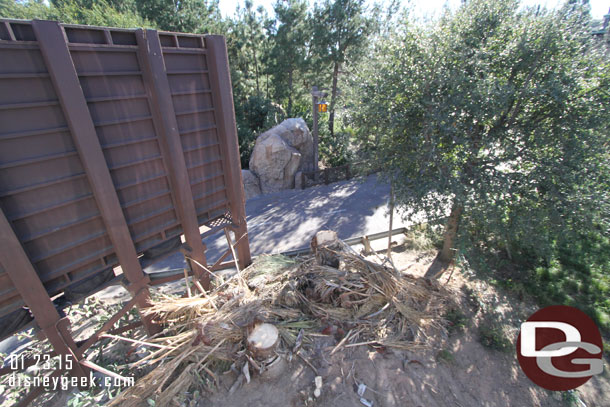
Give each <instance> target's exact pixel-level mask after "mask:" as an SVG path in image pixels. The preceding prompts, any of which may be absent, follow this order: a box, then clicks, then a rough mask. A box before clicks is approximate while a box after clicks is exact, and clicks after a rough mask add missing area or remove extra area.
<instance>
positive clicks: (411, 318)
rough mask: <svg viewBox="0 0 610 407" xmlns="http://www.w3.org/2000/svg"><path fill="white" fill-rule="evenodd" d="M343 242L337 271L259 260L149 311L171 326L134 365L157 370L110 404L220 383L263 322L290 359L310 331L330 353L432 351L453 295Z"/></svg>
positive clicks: (303, 261)
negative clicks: (328, 341) (332, 340)
mask: <svg viewBox="0 0 610 407" xmlns="http://www.w3.org/2000/svg"><path fill="white" fill-rule="evenodd" d="M340 244H341V246H340V247H339V248H338V249H337V248H335V249H330V248H326V249H325V250H328V251H330V254H331V255H333V256H335V258H336V259H337V260H338V266H337V267H331V266H328V265H321V264H320V262H319V261H318V260H317V259H316V257H315V256H313V255H312V256H308V257H302V258H296V259H292V258H287V257H284V256H281V255H273V256H260V257H259V258H258V259H256V260H255V262H254V263H253V264H252V265H251V266H250V267H248V268H246V269H245V270H243V271H241V272H239V273H237V275H235V276H233V277H232V278H230V279H228V280H227V281H220V280H218V281H216V286H217V288H216V289H214V290H212V291H211V292H209V293H207V294H206V295H200V296H198V297H193V298H175V297H162V298H161V299H160V300H158V301H156V302H155V303H154V304H153V306H152V307H151V308H150V309H149V311H148V312H149V313H152V314H153V315H154V316H155V318H156V319H157V320H159V321H160V322H162V323H163V324H164V325H165V326H166V328H165V329H164V331H163V332H162V333H161V334H159V335H157V336H155V337H153V338H151V339H148V340H147V342H149V343H150V344H154V346H155V347H154V349H155V350H154V351H153V352H151V353H150V354H149V355H148V356H147V357H145V358H144V359H142V360H140V361H138V362H137V363H138V364H143V363H147V364H156V367H155V369H153V370H152V371H151V372H150V373H149V374H148V375H146V376H144V377H143V378H141V379H140V380H139V381H138V382H137V383H136V385H135V386H134V387H132V388H129V389H127V390H126V391H124V392H123V393H121V394H120V395H119V397H118V398H116V399H115V400H114V401H113V405H121V406H129V405H134V406H135V405H138V404H139V403H141V401H142V400H145V399H147V398H149V397H154V398H155V399H156V400H157V403H156V405H164V404H166V403H167V402H169V400H171V399H172V398H173V397H174V396H175V395H176V394H178V392H181V391H185V390H186V389H187V388H188V387H189V386H190V385H191V384H192V383H193V379H194V378H195V379H197V378H198V379H200V380H204V378H203V377H205V380H209V381H210V382H212V383H214V382H215V383H216V384H218V378H217V374H218V370H219V368H223V369H225V370H226V369H227V368H228V367H229V366H231V365H232V364H233V368H235V366H237V365H240V362H239V361H240V360H241V361H244V360H245V361H246V363H248V362H247V359H246V358H247V357H248V356H247V352H246V350H245V349H246V346H245V342H246V340H245V339H246V337H247V335H248V332H249V330H250V329H251V328H252V327H253V326H254V325H256V324H258V323H260V322H268V323H272V324H274V325H276V326H277V327H278V329H279V331H280V335H281V337H282V339H283V342H284V343H283V347H282V348H283V349H285V350H286V352H288V353H290V352H291V350H292V349H293V348H294V345H295V342H298V341H301V340H302V338H303V336H307V334H308V333H316V334H318V335H320V334H328V335H331V334H332V335H335V337H336V340H337V344H336V346H335V348H334V349H333V350H332V352H335V351H337V350H339V349H340V348H342V347H353V346H359V345H370V346H374V347H395V348H401V349H413V348H416V347H422V346H425V345H426V337H427V334H426V332H427V331H429V330H430V329H431V328H440V329H442V326H441V324H440V320H441V319H440V317H439V316H440V315H441V314H442V312H443V308H444V306H445V304H446V302H447V300H448V297H449V296H448V295H447V294H446V293H445V292H444V291H443V289H442V288H441V287H439V286H438V285H437V284H436V283H435V282H428V281H426V280H424V279H420V278H413V277H409V276H405V275H402V274H401V273H399V272H398V271H397V270H395V269H394V268H393V266H386V265H382V264H378V263H376V262H372V261H369V260H367V259H365V258H363V257H362V256H360V255H358V254H357V253H355V252H354V251H352V249H351V248H350V247H349V246H347V245H345V244H344V243H343V242H340ZM297 337H299V338H298V339H297ZM151 349H152V348H151ZM236 363H237V365H236ZM252 363H254V361H252ZM240 366H241V365H240ZM236 370H237V369H236ZM170 384H171V385H170Z"/></svg>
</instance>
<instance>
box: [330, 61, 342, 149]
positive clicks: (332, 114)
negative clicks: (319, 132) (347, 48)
mask: <svg viewBox="0 0 610 407" xmlns="http://www.w3.org/2000/svg"><path fill="white" fill-rule="evenodd" d="M340 67H341V64H340V63H339V62H335V66H334V68H333V88H332V91H331V96H330V107H329V109H328V110H329V114H328V131H329V132H330V136H331V137H333V136H334V135H335V99H336V97H337V80H338V79H339V69H340Z"/></svg>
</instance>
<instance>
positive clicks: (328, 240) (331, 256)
mask: <svg viewBox="0 0 610 407" xmlns="http://www.w3.org/2000/svg"><path fill="white" fill-rule="evenodd" d="M341 250H342V247H341V243H340V242H339V238H338V237H337V233H336V232H334V231H332V230H320V231H319V232H318V233H316V235H315V236H314V237H313V239H311V251H312V252H313V253H314V254H315V256H316V261H317V263H318V264H319V265H321V266H330V267H334V268H339V262H340V261H339V257H338V256H337V255H336V254H335V253H334V252H337V251H341Z"/></svg>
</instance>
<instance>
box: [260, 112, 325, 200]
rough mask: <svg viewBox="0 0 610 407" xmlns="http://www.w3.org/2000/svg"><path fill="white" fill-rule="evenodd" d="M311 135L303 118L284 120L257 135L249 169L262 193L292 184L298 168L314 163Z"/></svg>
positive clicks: (285, 187)
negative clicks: (257, 179)
mask: <svg viewBox="0 0 610 407" xmlns="http://www.w3.org/2000/svg"><path fill="white" fill-rule="evenodd" d="M312 160H313V138H312V136H311V134H310V133H309V129H308V128H307V125H306V124H305V121H304V120H303V119H300V118H299V119H288V120H284V121H283V122H282V123H281V124H279V125H278V126H275V127H273V128H272V129H270V130H268V131H266V132H264V133H263V134H261V135H260V136H259V137H258V138H257V139H256V144H255V145H254V149H253V150H252V156H251V157H250V170H251V171H252V172H254V173H255V174H256V175H257V176H258V178H259V180H260V186H261V191H262V193H264V194H267V193H270V192H276V191H280V190H282V189H291V188H294V176H295V173H296V172H297V171H303V170H305V171H309V170H311V168H312V167H313V162H312Z"/></svg>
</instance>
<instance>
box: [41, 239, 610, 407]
mask: <svg viewBox="0 0 610 407" xmlns="http://www.w3.org/2000/svg"><path fill="white" fill-rule="evenodd" d="M433 256H434V254H433V252H430V251H428V252H425V251H421V250H420V251H417V250H408V249H407V248H406V247H405V245H400V246H397V247H395V248H394V251H393V253H392V258H393V261H394V264H395V267H396V268H397V269H398V270H400V271H401V272H403V273H405V274H411V275H414V276H423V275H424V273H425V272H426V270H427V268H428V266H429V264H430V263H431V261H432V259H433ZM368 258H369V260H375V259H378V258H379V257H376V256H375V255H373V256H369V257H368ZM449 277H450V278H449ZM440 281H441V283H442V284H444V285H445V287H447V288H448V289H449V291H450V292H452V293H453V294H454V296H455V301H456V310H457V315H458V316H459V318H457V319H454V320H450V322H451V323H452V324H453V325H454V326H453V328H451V327H450V329H448V333H439V334H438V335H436V336H433V337H428V338H427V341H426V342H427V344H428V345H429V346H428V348H427V349H419V350H411V351H403V350H393V349H387V348H385V349H375V348H373V347H371V345H366V344H365V345H359V346H352V345H351V344H350V345H349V347H342V348H340V349H339V350H338V351H336V352H335V353H334V354H331V353H332V350H333V349H334V348H335V346H336V345H337V342H338V341H337V339H336V338H335V337H334V336H331V335H323V334H322V333H319V334H316V335H315V336H314V337H313V343H311V344H309V345H308V346H304V348H303V350H302V351H301V355H302V356H303V358H300V357H294V359H293V360H292V361H290V362H289V361H284V362H283V365H282V366H279V367H277V368H276V369H274V370H273V371H272V372H271V373H269V372H268V373H265V374H264V375H263V376H258V375H256V374H253V376H252V380H251V381H250V383H247V384H243V385H242V386H241V387H237V386H236V387H235V389H236V390H235V391H232V392H230V391H229V389H231V387H232V386H233V384H234V383H235V381H236V379H237V377H238V376H237V375H236V373H234V372H228V373H225V374H222V375H220V376H219V377H218V388H216V389H214V391H209V390H203V389H202V391H197V392H195V393H182V394H180V395H179V396H178V397H176V398H175V399H174V402H173V403H172V405H175V406H185V407H186V406H188V407H204V406H206V407H208V406H216V407H221V406H252V407H256V406H261V407H275V406H277V407H286V406H320V407H323V406H329V407H330V406H333V407H334V406H338V407H342V406H346V407H347V406H366V405H369V406H380V407H394V406H422V407H435V406H439V407H440V406H458V407H471V406H579V407H582V406H587V407H594V406H600V407H601V406H610V366H609V365H608V363H607V361H605V366H604V373H603V374H602V375H598V376H596V377H593V378H592V379H591V380H590V381H589V382H588V383H586V384H585V385H583V386H581V387H580V388H579V389H578V390H577V391H576V392H573V393H571V394H569V393H558V392H549V391H546V390H544V389H542V388H540V387H538V386H537V385H535V384H533V383H532V382H531V381H530V380H529V379H528V378H527V377H526V376H525V375H524V374H523V372H522V371H521V369H520V368H519V365H518V363H517V358H516V354H515V351H514V343H515V339H516V335H517V330H518V326H519V324H520V323H521V322H522V321H523V320H525V319H526V318H527V317H528V316H529V315H531V314H532V313H533V312H534V311H536V310H537V307H536V305H535V304H534V303H533V302H531V301H528V300H527V299H518V298H516V297H515V296H512V295H507V294H506V293H501V292H499V291H498V290H497V289H495V288H494V287H492V286H490V285H489V284H487V283H486V282H484V281H482V280H480V279H477V278H476V277H475V276H473V275H471V274H469V273H468V272H465V271H462V270H460V269H458V268H456V269H454V270H453V272H451V271H450V272H448V273H446V274H445V275H443V276H442V277H441V278H440ZM180 290H181V283H180V282H176V283H173V284H171V285H168V286H166V287H165V288H164V292H173V293H176V292H179V291H180ZM125 294H126V293H124V292H123V291H122V289H119V288H117V289H110V290H107V291H106V292H103V293H101V294H98V301H101V302H102V303H106V304H110V303H113V302H114V303H119V302H120V301H121V300H123V299H124V297H125ZM490 318H491V319H492V321H491V322H490ZM448 319H450V318H448ZM489 323H493V324H495V325H494V326H500V327H501V335H502V336H503V337H505V338H507V342H506V343H505V345H506V346H505V347H504V348H503V349H496V348H498V347H495V348H494V346H489V344H488V346H484V345H483V344H482V342H484V341H483V340H482V337H481V332H482V331H481V328H482V327H483V326H486V324H489ZM80 331H81V332H80V334H81V335H82V336H83V337H86V336H88V334H90V333H91V332H92V328H91V327H89V326H88V324H84V325H82V327H81V329H80ZM89 331H91V332H89ZM131 348H134V347H133V346H130V345H125V344H124V343H123V344H122V345H118V347H115V348H114V353H116V354H117V355H119V356H121V355H122V356H124V355H125V354H128V355H130V358H131V359H133V358H136V359H137V349H135V348H134V349H131ZM304 360H305V361H307V362H308V363H306V362H305V361H304ZM314 370H315V371H314ZM316 376H321V377H322V381H323V385H322V389H321V395H320V396H319V397H317V398H316V397H314V389H315V386H314V379H315V377H316ZM362 385H364V386H366V388H365V390H364V393H363V394H362V400H361V396H359V395H358V394H357V392H358V389H359V387H360V389H361V390H362V389H364V387H363V386H362ZM76 394H77V390H76V389H74V390H72V391H71V392H60V393H58V394H56V395H55V396H54V397H53V398H52V399H51V400H48V401H46V402H45V403H44V405H45V407H46V406H50V407H56V406H57V407H59V406H65V405H69V404H68V400H70V399H71V398H72V399H74V397H75V395H76ZM100 401H102V400H100ZM72 403H73V404H70V405H73V406H79V407H84V406H87V405H104V404H105V403H103V402H102V403H96V402H93V404H88V403H87V402H86V401H85V400H83V401H82V402H79V403H74V402H73V401H72ZM367 403H369V404H367ZM142 406H148V407H150V406H154V403H152V402H149V401H147V400H143V401H142ZM155 407H156V406H155Z"/></svg>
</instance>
